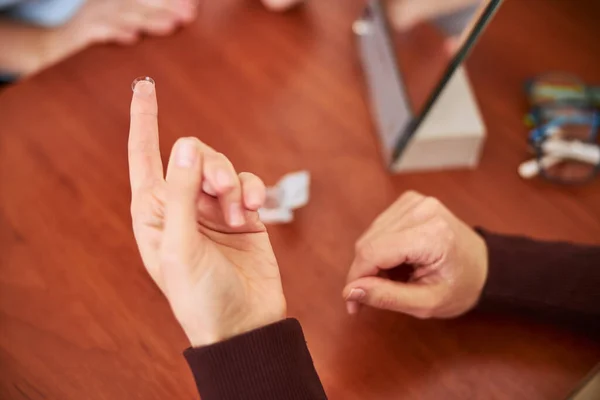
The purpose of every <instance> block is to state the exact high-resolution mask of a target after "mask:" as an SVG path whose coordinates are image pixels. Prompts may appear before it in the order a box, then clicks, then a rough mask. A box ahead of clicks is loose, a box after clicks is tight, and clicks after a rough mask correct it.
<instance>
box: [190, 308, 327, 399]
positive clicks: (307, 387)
mask: <svg viewBox="0 0 600 400" xmlns="http://www.w3.org/2000/svg"><path fill="white" fill-rule="evenodd" d="M184 354H185V357H186V359H187V361H188V363H189V365H190V368H191V370H192V372H193V374H194V378H195V380H196V385H197V387H198V391H199V392H200V395H201V396H202V400H217V399H218V400H255V399H256V400H269V399H273V400H324V399H326V398H327V397H326V395H325V392H324V390H323V387H322V385H321V382H320V380H319V377H318V375H317V373H316V371H315V368H314V366H313V362H312V359H311V356H310V353H309V351H308V348H307V347H306V342H305V339H304V335H303V333H302V328H301V327H300V324H299V323H298V321H297V320H295V319H287V320H285V321H281V322H278V323H276V324H272V325H269V326H266V327H264V328H261V329H257V330H254V331H251V332H248V333H246V334H243V335H240V336H237V337H234V338H232V339H229V340H226V341H224V342H220V343H217V344H214V345H210V346H206V347H201V348H191V349H188V350H186V351H185V353H184Z"/></svg>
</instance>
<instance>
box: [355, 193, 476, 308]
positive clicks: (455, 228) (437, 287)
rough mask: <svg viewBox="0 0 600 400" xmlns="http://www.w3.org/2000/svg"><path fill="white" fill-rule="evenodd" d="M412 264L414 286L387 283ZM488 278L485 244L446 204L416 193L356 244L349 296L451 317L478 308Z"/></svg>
mask: <svg viewBox="0 0 600 400" xmlns="http://www.w3.org/2000/svg"><path fill="white" fill-rule="evenodd" d="M403 264H408V265H410V266H412V267H413V268H414V270H413V273H412V275H411V277H410V279H409V281H408V282H397V281H393V280H390V279H386V278H385V277H382V276H381V275H385V274H386V272H387V271H389V270H391V269H393V268H395V267H397V266H400V265H403ZM486 277H487V248H486V245H485V242H484V240H483V239H482V238H481V237H480V236H479V235H478V234H477V233H476V232H475V231H473V230H472V229H471V228H470V227H469V226H467V225H466V224H465V223H464V222H462V221H461V220H459V219H458V218H457V217H456V216H454V215H453V214H452V213H451V212H450V211H449V210H448V209H447V208H446V207H444V205H442V204H441V203H440V202H439V201H438V200H436V199H434V198H432V197H425V196H423V195H421V194H419V193H416V192H407V193H405V194H404V195H402V196H401V197H400V198H399V199H398V200H397V201H396V202H395V203H394V204H392V206H391V207H389V208H388V209H387V210H386V211H385V212H383V213H382V214H381V215H380V216H379V217H378V218H377V219H376V220H375V222H373V224H372V225H371V227H370V228H369V229H368V230H367V232H366V233H365V234H364V235H363V236H362V237H361V238H360V239H359V240H358V242H357V243H356V255H355V259H354V262H353V263H352V266H351V267H350V271H349V272H348V277H347V284H346V287H345V288H344V290H343V297H344V299H345V300H346V302H347V308H348V312H349V313H350V314H354V313H356V312H357V311H358V309H359V307H360V304H364V305H368V306H371V307H376V308H381V309H387V310H392V311H397V312H401V313H405V314H409V315H412V316H415V317H417V318H432V317H434V318H450V317H455V316H458V315H461V314H464V313H465V312H467V311H469V310H470V309H471V308H473V307H474V306H475V305H476V304H477V301H478V300H479V297H480V295H481V291H482V290H483V286H484V283H485V280H486Z"/></svg>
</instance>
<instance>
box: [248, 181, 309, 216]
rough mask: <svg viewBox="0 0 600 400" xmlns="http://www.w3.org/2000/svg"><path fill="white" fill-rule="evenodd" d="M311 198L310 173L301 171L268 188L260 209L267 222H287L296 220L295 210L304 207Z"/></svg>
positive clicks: (259, 212)
mask: <svg viewBox="0 0 600 400" xmlns="http://www.w3.org/2000/svg"><path fill="white" fill-rule="evenodd" d="M309 199H310V173H309V172H308V171H299V172H294V173H291V174H287V175H285V176H284V177H283V178H281V180H280V181H279V182H278V183H277V184H276V185H275V186H273V187H269V188H267V199H266V201H265V206H264V207H263V208H261V209H260V210H258V215H259V216H260V219H261V221H262V222H263V223H265V224H286V223H290V222H292V221H293V220H294V210H296V209H298V208H301V207H304V206H305V205H306V204H308V200H309Z"/></svg>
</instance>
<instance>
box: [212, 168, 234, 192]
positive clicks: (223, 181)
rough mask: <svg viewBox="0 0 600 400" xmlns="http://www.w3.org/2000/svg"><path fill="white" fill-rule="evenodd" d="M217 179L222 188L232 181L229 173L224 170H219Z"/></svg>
mask: <svg viewBox="0 0 600 400" xmlns="http://www.w3.org/2000/svg"><path fill="white" fill-rule="evenodd" d="M215 180H216V181H217V186H219V188H221V189H223V188H226V187H228V186H229V184H230V182H231V181H230V180H229V174H228V173H227V172H225V171H223V170H219V171H217V176H216V177H215Z"/></svg>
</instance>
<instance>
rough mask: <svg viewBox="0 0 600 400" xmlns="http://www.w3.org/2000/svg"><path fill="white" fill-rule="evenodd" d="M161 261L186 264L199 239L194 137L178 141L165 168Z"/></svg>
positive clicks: (197, 161) (199, 163)
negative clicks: (165, 182)
mask: <svg viewBox="0 0 600 400" xmlns="http://www.w3.org/2000/svg"><path fill="white" fill-rule="evenodd" d="M166 180H167V195H166V204H165V226H164V230H163V240H162V243H161V255H162V257H163V260H162V261H163V262H166V263H168V264H169V267H172V265H171V264H173V265H176V266H184V265H186V260H187V257H188V256H189V254H190V252H191V251H192V250H194V247H195V245H196V242H195V240H196V239H197V238H198V227H197V223H198V222H197V215H196V213H197V200H198V196H199V194H200V189H201V186H202V153H201V151H200V146H199V141H198V139H195V138H181V139H179V140H177V142H176V143H175V145H174V146H173V151H172V152H171V159H170V160H169V167H168V170H167V179H166Z"/></svg>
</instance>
